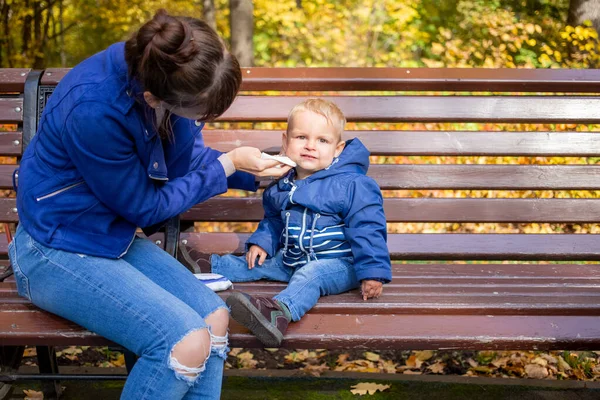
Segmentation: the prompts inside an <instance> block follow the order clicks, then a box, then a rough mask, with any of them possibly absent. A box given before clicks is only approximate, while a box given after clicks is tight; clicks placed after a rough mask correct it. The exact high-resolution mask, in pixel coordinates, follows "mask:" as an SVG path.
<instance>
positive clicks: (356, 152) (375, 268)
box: [246, 139, 392, 282]
mask: <svg viewBox="0 0 600 400" xmlns="http://www.w3.org/2000/svg"><path fill="white" fill-rule="evenodd" d="M368 168H369V151H368V150H367V148H366V147H365V146H364V145H363V144H362V143H361V141H360V140H358V139H352V140H349V141H348V142H346V147H345V148H344V150H343V151H342V153H341V154H340V156H339V157H338V158H335V159H334V160H333V162H332V164H331V165H330V166H329V167H327V168H326V169H323V170H321V171H318V172H316V173H314V174H313V175H311V176H309V177H308V178H306V179H302V180H294V179H293V176H294V171H293V170H292V171H291V172H290V174H288V176H287V177H286V178H284V179H280V180H279V181H278V182H277V183H275V184H274V185H272V186H270V187H268V188H267V189H266V190H265V193H264V195H263V206H264V209H265V218H264V219H263V220H262V221H261V222H260V224H259V226H258V229H257V230H256V232H254V233H253V234H252V236H250V238H249V239H248V242H247V243H246V247H247V248H249V246H251V245H253V244H255V245H258V246H260V247H262V248H263V249H264V250H265V251H266V252H267V253H268V255H269V256H270V257H273V255H274V254H275V253H276V252H277V251H278V250H279V249H283V263H284V264H285V265H287V266H289V267H292V268H298V267H301V266H302V265H304V264H306V263H307V262H309V261H313V260H319V259H327V258H338V257H353V258H354V269H355V270H356V275H357V278H358V280H361V281H362V280H364V279H376V280H380V281H382V282H389V281H390V280H391V279H392V273H391V264H390V255H389V252H388V248H387V244H386V239H387V233H386V219H385V214H384V212H383V198H382V196H381V191H380V190H379V187H378V186H377V183H376V182H375V181H374V180H373V179H371V178H369V177H367V176H366V173H367V170H368Z"/></svg>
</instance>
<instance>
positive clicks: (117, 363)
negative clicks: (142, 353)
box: [112, 354, 125, 367]
mask: <svg viewBox="0 0 600 400" xmlns="http://www.w3.org/2000/svg"><path fill="white" fill-rule="evenodd" d="M112 363H113V364H114V365H115V367H122V366H123V365H125V355H124V354H119V357H117V358H116V360H112Z"/></svg>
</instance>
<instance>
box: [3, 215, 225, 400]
mask: <svg viewBox="0 0 600 400" xmlns="http://www.w3.org/2000/svg"><path fill="white" fill-rule="evenodd" d="M9 256H10V259H11V262H12V265H13V269H14V273H15V280H16V282H17V289H18V291H19V294H20V295H22V296H24V297H26V298H28V299H30V300H31V301H32V302H33V303H34V304H35V305H37V306H38V307H40V308H42V309H44V310H47V311H49V312H51V313H54V314H57V315H60V316H61V317H63V318H66V319H68V320H71V321H73V322H75V323H77V324H79V325H81V326H83V327H85V328H87V329H88V330H90V331H93V332H96V333H98V334H99V335H101V336H103V337H105V338H107V339H110V340H112V341H113V342H115V343H118V344H120V345H122V346H123V347H125V348H127V349H129V350H131V351H133V352H134V353H135V354H137V355H138V356H140V358H139V359H138V361H137V362H136V364H135V367H134V368H133V370H132V371H131V373H130V375H129V377H128V379H127V382H126V384H125V387H124V389H123V392H122V394H121V399H186V400H191V399H218V398H219V397H220V393H221V382H222V378H223V365H224V361H225V358H226V356H227V351H228V349H227V337H226V336H216V335H213V334H212V333H211V335H210V336H211V351H210V356H209V357H208V359H207V360H206V362H205V363H204V364H203V365H197V366H189V367H190V368H186V366H185V365H182V364H180V363H179V362H178V360H177V359H176V358H174V357H173V356H172V354H171V352H172V350H173V348H174V347H175V346H176V345H177V343H179V342H180V341H181V340H182V339H183V338H184V337H185V336H186V335H188V334H189V333H191V332H195V331H198V330H201V329H209V332H210V326H208V325H207V323H206V322H205V318H206V317H207V316H208V315H210V314H211V313H213V312H214V311H216V310H218V309H220V308H226V306H225V304H224V302H223V301H222V300H221V299H220V298H219V296H217V295H216V294H215V293H214V292H212V291H211V290H210V289H209V288H208V287H206V286H205V285H204V284H202V283H201V282H199V281H198V280H197V279H196V278H195V277H194V276H193V275H192V274H191V273H190V272H189V271H188V270H187V269H186V268H185V267H184V266H183V265H181V264H180V263H179V262H178V261H177V260H175V259H174V258H172V257H171V256H169V255H168V254H167V253H166V252H164V251H163V250H161V249H160V248H158V247H157V246H156V245H155V244H154V243H152V242H150V241H148V240H144V239H140V238H136V239H135V240H134V242H133V244H132V245H131V247H130V248H129V251H128V252H127V254H126V255H125V256H124V257H122V258H120V259H116V260H115V259H109V258H101V257H91V256H85V255H80V254H75V253H70V252H66V251H61V250H56V249H52V248H49V247H46V246H44V245H42V244H40V243H39V242H37V241H35V240H34V239H33V238H32V237H31V236H30V235H29V234H28V233H27V232H26V231H25V230H24V229H23V228H22V227H21V226H19V228H18V229H17V233H16V235H15V237H14V240H13V242H12V243H11V244H10V246H9Z"/></svg>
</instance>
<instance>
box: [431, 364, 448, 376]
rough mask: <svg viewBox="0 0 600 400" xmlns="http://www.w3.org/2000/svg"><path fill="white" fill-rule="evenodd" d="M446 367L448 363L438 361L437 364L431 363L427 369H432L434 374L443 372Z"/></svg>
mask: <svg viewBox="0 0 600 400" xmlns="http://www.w3.org/2000/svg"><path fill="white" fill-rule="evenodd" d="M445 367H446V364H444V363H442V362H437V363H435V364H431V365H430V366H428V367H427V369H428V370H430V371H431V372H433V373H434V374H443V373H444V368H445Z"/></svg>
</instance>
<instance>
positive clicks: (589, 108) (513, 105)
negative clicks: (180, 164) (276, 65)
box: [218, 96, 600, 124]
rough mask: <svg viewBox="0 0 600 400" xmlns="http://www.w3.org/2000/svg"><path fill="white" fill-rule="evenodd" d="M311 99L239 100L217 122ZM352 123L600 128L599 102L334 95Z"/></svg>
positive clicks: (267, 114)
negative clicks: (428, 123) (580, 125)
mask: <svg viewBox="0 0 600 400" xmlns="http://www.w3.org/2000/svg"><path fill="white" fill-rule="evenodd" d="M306 98H307V97H304V96H299V97H294V96H239V97H237V98H236V100H235V101H234V102H233V104H232V106H231V108H229V109H228V110H227V111H226V112H225V114H223V115H222V116H221V117H220V118H219V119H218V121H234V122H240V121H253V122H260V121H266V122H269V121H287V117H288V113H289V111H290V110H291V109H292V107H293V106H294V105H296V104H298V103H299V102H301V101H302V100H304V99H306ZM323 98H325V99H329V100H332V101H334V102H335V103H336V104H337V105H338V106H339V107H340V109H341V110H342V111H343V112H344V114H345V116H346V118H347V120H348V121H359V122H370V121H374V122H487V123H499V122H518V123H525V122H526V123H554V122H556V123H561V124H565V123H579V124H597V123H600V99H599V98H597V97H571V96H564V97H550V96H519V97H508V96H506V97H504V96H503V97H490V96H402V97H395V96H335V97H325V96H324V97H323Z"/></svg>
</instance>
